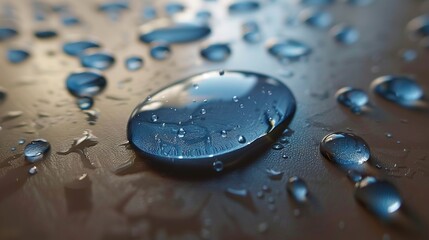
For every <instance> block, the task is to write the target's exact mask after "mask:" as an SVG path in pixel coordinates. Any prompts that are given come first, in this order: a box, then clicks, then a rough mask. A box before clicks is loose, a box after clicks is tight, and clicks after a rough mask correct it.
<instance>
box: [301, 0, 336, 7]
mask: <svg viewBox="0 0 429 240" xmlns="http://www.w3.org/2000/svg"><path fill="white" fill-rule="evenodd" d="M334 2H335V0H301V4H303V5H309V6H326V5H330V4H333V3H334Z"/></svg>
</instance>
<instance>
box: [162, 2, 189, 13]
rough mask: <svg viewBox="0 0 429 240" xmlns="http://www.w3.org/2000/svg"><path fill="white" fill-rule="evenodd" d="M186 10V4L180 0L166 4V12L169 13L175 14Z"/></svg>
mask: <svg viewBox="0 0 429 240" xmlns="http://www.w3.org/2000/svg"><path fill="white" fill-rule="evenodd" d="M184 10H185V5H183V4H182V3H179V2H170V3H167V4H166V5H165V12H166V13H167V14H168V15H170V16H171V15H174V14H176V13H179V12H183V11H184Z"/></svg>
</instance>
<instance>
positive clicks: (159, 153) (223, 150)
mask: <svg viewBox="0 0 429 240" xmlns="http://www.w3.org/2000/svg"><path fill="white" fill-rule="evenodd" d="M194 84H198V86H199V88H198V89H195V88H194V87H193V86H194ZM262 90H265V91H271V92H272V95H271V96H270V97H269V98H267V97H266V94H263V93H262ZM233 96H237V97H238V98H240V101H241V102H245V103H246V105H247V106H248V107H246V108H242V109H240V108H238V107H237V103H235V102H234V101H233ZM195 100H197V101H195ZM204 100H207V101H204ZM203 108H204V109H205V110H206V114H204V115H203V114H201V109H203ZM261 108H262V109H264V110H266V111H272V112H276V113H277V114H276V115H274V116H273V117H274V118H275V125H274V126H268V125H267V122H266V121H265V118H266V115H265V114H264V112H266V111H262V112H261V111H260V110H259V111H257V110H258V109H261ZM294 110H295V100H294V98H293V96H292V94H291V92H290V91H289V89H288V88H287V87H286V86H285V85H283V83H281V82H280V81H278V80H277V79H275V78H272V77H269V76H266V75H262V74H257V73H252V72H242V71H227V72H225V74H224V75H223V76H219V73H218V72H215V71H214V72H206V73H203V74H199V75H195V76H192V77H189V78H187V79H185V80H183V81H179V82H177V83H175V84H172V85H170V86H168V87H166V88H165V89H162V90H160V91H159V92H157V93H155V94H153V95H152V94H151V101H148V100H146V101H144V102H142V103H141V104H140V105H138V106H137V107H136V109H135V110H134V111H133V113H132V115H131V117H130V120H129V122H128V140H129V141H130V144H131V145H132V146H133V148H134V149H136V150H137V151H138V153H140V154H142V155H143V156H149V157H150V158H149V159H148V160H150V161H151V162H153V163H163V164H166V165H169V166H171V167H182V168H183V167H184V168H193V167H196V168H206V169H211V168H212V164H213V161H214V159H217V161H222V162H223V163H224V165H226V166H230V165H231V164H233V163H235V162H237V161H240V160H243V159H248V156H249V154H252V153H251V152H253V151H252V150H254V151H261V150H262V149H263V148H266V147H267V146H269V145H270V144H271V140H270V138H266V137H264V136H266V135H267V134H271V133H273V132H279V131H280V132H282V131H283V130H284V128H286V127H287V124H288V122H289V120H290V118H291V117H292V115H293V113H294ZM154 114H156V115H157V116H158V117H159V118H160V119H163V121H162V122H161V121H158V122H159V123H154V122H153V121H152V115H154ZM189 116H193V118H192V119H189ZM219 116H228V117H227V118H219ZM257 119H259V120H257ZM165 120H166V121H165ZM163 125H164V126H163ZM180 128H181V129H183V131H184V132H186V134H184V136H183V137H181V138H180V139H179V138H178V132H177V131H178V130H179V129H180ZM222 131H225V133H226V132H228V135H230V136H236V137H231V138H228V137H223V136H222ZM231 134H232V135H231ZM239 136H241V137H239ZM244 136H246V139H245V138H244ZM153 139H158V140H157V141H153ZM207 139H210V141H207ZM243 143H247V144H243ZM253 143H254V144H253ZM232 156H234V157H232Z"/></svg>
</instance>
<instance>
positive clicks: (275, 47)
mask: <svg viewBox="0 0 429 240" xmlns="http://www.w3.org/2000/svg"><path fill="white" fill-rule="evenodd" d="M268 52H269V53H270V54H271V55H273V56H275V57H277V58H279V59H280V60H284V59H287V60H292V61H294V60H299V59H301V58H303V57H306V56H308V55H310V53H311V48H310V47H309V46H308V45H307V44H305V43H303V42H300V41H297V40H292V39H289V40H284V41H274V42H271V43H269V44H268Z"/></svg>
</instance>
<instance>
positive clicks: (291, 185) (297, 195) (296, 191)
mask: <svg viewBox="0 0 429 240" xmlns="http://www.w3.org/2000/svg"><path fill="white" fill-rule="evenodd" d="M286 188H287V191H288V193H289V194H290V195H291V196H292V197H293V198H294V199H295V200H296V201H298V202H304V201H306V200H307V196H308V187H307V184H306V183H305V182H304V180H302V179H301V178H299V177H296V176H294V177H291V178H289V180H288V182H287V186H286Z"/></svg>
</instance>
